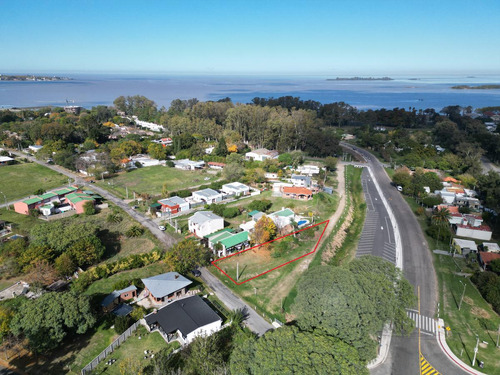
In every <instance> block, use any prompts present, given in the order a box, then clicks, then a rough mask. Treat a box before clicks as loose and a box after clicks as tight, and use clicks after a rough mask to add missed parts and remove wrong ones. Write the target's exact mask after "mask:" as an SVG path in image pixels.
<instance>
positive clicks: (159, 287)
mask: <svg viewBox="0 0 500 375" xmlns="http://www.w3.org/2000/svg"><path fill="white" fill-rule="evenodd" d="M142 282H143V283H144V291H145V294H146V297H148V298H150V300H151V302H153V303H154V304H162V303H163V302H167V301H169V300H172V299H176V298H179V297H183V296H185V295H186V288H187V287H188V286H189V285H191V284H192V281H191V280H188V279H186V278H185V277H184V276H182V275H181V274H179V273H177V272H167V273H162V274H161V275H156V276H153V277H148V278H147V279H142Z"/></svg>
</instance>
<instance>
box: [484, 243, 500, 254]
mask: <svg viewBox="0 0 500 375" xmlns="http://www.w3.org/2000/svg"><path fill="white" fill-rule="evenodd" d="M482 248H483V251H489V252H490V253H500V246H498V244H497V243H496V242H483V244H482Z"/></svg>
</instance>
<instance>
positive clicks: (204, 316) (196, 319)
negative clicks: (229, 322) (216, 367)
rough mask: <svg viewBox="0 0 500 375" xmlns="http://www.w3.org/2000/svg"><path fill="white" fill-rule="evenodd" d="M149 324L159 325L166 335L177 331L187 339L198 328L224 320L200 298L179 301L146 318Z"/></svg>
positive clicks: (194, 297)
mask: <svg viewBox="0 0 500 375" xmlns="http://www.w3.org/2000/svg"><path fill="white" fill-rule="evenodd" d="M145 319H146V322H147V323H148V324H150V325H151V324H156V323H157V324H158V325H159V326H160V327H161V328H162V329H163V331H164V332H165V333H173V332H176V331H177V330H178V331H180V332H181V333H182V335H183V336H184V337H186V336H187V335H188V334H190V333H191V332H193V331H195V330H196V329H198V328H201V327H203V326H206V325H207V324H210V323H214V322H216V321H220V320H222V319H221V318H220V317H219V316H218V315H217V314H216V313H215V312H214V311H213V310H212V309H211V308H210V307H209V306H208V305H207V304H206V303H205V302H204V301H203V300H202V299H201V297H200V296H192V297H188V298H184V299H181V300H177V301H175V302H172V303H171V304H169V305H167V306H165V307H162V308H161V309H159V310H158V311H157V312H153V313H151V314H149V315H147V316H146V317H145Z"/></svg>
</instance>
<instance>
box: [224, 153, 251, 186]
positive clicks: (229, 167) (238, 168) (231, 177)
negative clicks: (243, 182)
mask: <svg viewBox="0 0 500 375" xmlns="http://www.w3.org/2000/svg"><path fill="white" fill-rule="evenodd" d="M232 155H234V154H232ZM222 174H223V175H224V178H225V179H226V180H228V181H238V180H239V179H240V178H241V177H243V175H244V174H245V168H244V167H243V166H242V165H241V164H237V163H230V164H226V166H225V167H224V170H223V171H222Z"/></svg>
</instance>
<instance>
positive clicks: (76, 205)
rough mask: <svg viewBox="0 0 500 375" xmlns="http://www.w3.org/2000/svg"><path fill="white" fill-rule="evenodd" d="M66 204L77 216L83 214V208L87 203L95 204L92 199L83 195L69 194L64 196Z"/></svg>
mask: <svg viewBox="0 0 500 375" xmlns="http://www.w3.org/2000/svg"><path fill="white" fill-rule="evenodd" d="M65 199H66V202H67V203H69V205H70V206H71V207H72V208H73V209H74V210H75V211H76V213H77V214H82V213H83V211H84V210H83V206H84V205H85V203H87V202H92V204H95V200H94V198H92V197H91V196H90V195H87V194H85V193H71V194H68V195H66V196H65Z"/></svg>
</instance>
